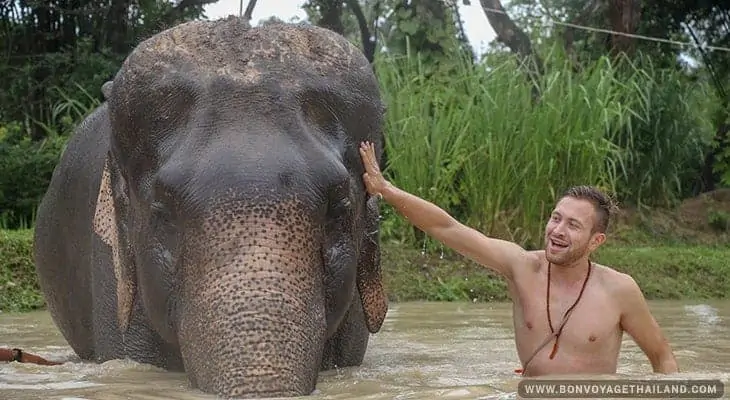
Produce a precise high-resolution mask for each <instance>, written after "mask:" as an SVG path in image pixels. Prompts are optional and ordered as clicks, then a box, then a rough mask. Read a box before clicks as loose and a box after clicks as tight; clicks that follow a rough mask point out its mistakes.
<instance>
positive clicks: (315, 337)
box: [94, 18, 387, 397]
mask: <svg viewBox="0 0 730 400" xmlns="http://www.w3.org/2000/svg"><path fill="white" fill-rule="evenodd" d="M105 90H107V92H108V96H107V97H108V99H109V100H108V105H109V118H110V123H111V132H112V133H111V135H112V136H111V140H110V142H111V143H110V149H109V152H108V156H107V160H106V164H105V168H104V172H103V177H102V178H103V179H102V184H101V187H100V191H99V196H98V201H97V209H96V217H95V220H94V227H95V229H96V232H97V233H98V234H99V235H100V236H101V238H102V239H103V240H104V241H105V242H106V243H107V244H108V245H109V246H110V247H111V249H112V254H113V263H114V271H115V275H116V278H117V291H116V296H117V303H118V316H119V325H120V327H121V329H122V330H124V329H127V327H128V325H129V321H130V316H131V313H132V309H133V307H132V304H133V303H135V301H139V302H140V303H141V304H142V305H143V308H144V310H145V313H146V316H147V318H148V320H149V321H150V323H151V324H152V326H153V328H154V329H155V331H157V332H158V333H159V334H160V336H161V337H163V338H164V339H165V340H166V341H167V342H169V343H173V344H177V345H178V346H179V349H180V352H181V355H182V360H183V363H184V366H185V370H186V373H187V374H188V377H189V379H190V381H191V383H192V384H193V386H195V387H198V388H199V389H201V390H203V391H205V392H210V393H216V394H218V395H222V396H240V397H245V396H249V395H256V396H262V395H269V396H274V395H275V396H292V395H305V394H308V393H311V391H312V390H313V389H314V386H315V384H316V379H317V373H318V369H319V365H320V364H319V363H320V360H321V357H322V349H323V345H324V342H325V340H326V339H327V338H328V337H329V336H330V335H332V333H333V332H334V331H335V330H336V329H337V327H338V324H339V322H340V321H341V319H342V317H343V315H344V314H345V313H346V312H347V310H348V308H349V307H350V305H351V304H350V303H351V299H352V297H353V293H354V291H358V292H359V296H360V299H361V302H362V307H363V310H364V315H365V319H366V326H367V329H368V330H369V331H370V332H371V333H375V332H377V331H378V330H379V329H380V326H381V324H382V323H383V320H384V318H385V314H386V311H387V302H386V298H385V294H384V291H383V287H382V283H381V275H380V261H379V254H378V251H379V250H378V245H377V240H378V239H377V227H378V207H377V203H376V202H375V201H376V199H374V198H370V199H369V198H368V196H367V193H366V192H365V189H364V185H363V182H362V174H363V172H364V170H363V167H362V163H361V161H360V158H359V153H358V144H359V143H360V142H361V141H364V140H369V141H372V142H374V143H376V145H377V148H378V154H380V151H381V147H382V135H383V134H382V129H383V128H382V125H383V112H384V107H383V105H382V103H381V100H380V97H379V88H378V85H377V82H376V80H375V77H374V75H373V72H372V69H371V67H370V65H369V63H368V62H367V60H366V59H365V58H364V57H363V56H362V54H361V53H360V52H359V50H358V49H357V48H355V47H354V46H352V45H351V44H350V43H348V42H347V41H346V40H345V39H344V38H343V37H341V36H339V35H336V34H334V33H333V32H330V31H328V30H325V29H321V28H317V27H313V26H306V25H289V24H277V25H269V26H266V27H259V28H250V27H249V26H248V25H247V24H246V23H245V22H243V21H242V20H240V19H238V18H228V19H225V20H219V21H214V22H210V21H196V22H190V23H186V24H182V25H179V26H176V27H174V28H171V29H169V30H166V31H164V32H162V33H160V34H158V35H156V36H154V37H152V38H150V39H148V40H146V41H144V42H142V43H141V44H140V45H139V46H138V47H137V48H136V49H135V50H134V51H133V52H132V53H131V54H130V55H129V56H128V57H127V59H126V60H125V62H124V64H123V65H122V67H121V69H120V70H119V72H118V73H117V75H116V76H115V77H114V81H113V85H109V86H108V87H106V89H105Z"/></svg>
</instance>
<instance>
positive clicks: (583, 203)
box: [545, 197, 605, 265]
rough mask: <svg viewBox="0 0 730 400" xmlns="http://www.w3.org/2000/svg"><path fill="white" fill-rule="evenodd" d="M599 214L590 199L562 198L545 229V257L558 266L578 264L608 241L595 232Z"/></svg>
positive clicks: (602, 235)
mask: <svg viewBox="0 0 730 400" xmlns="http://www.w3.org/2000/svg"><path fill="white" fill-rule="evenodd" d="M596 222H597V221H596V211H595V209H594V207H593V204H591V202H589V201H587V200H580V199H576V198H573V197H563V198H562V199H560V201H559V202H558V204H557V205H556V206H555V209H554V210H553V213H552V214H551V215H550V219H549V220H548V222H547V225H546V226H545V257H546V258H547V260H548V261H549V262H551V263H553V264H556V265H565V264H570V263H572V262H575V261H576V260H578V259H580V258H581V257H583V256H584V255H586V254H587V253H589V252H591V251H593V250H595V249H596V247H598V245H600V244H601V243H602V242H603V240H604V239H605V235H604V234H602V233H599V232H596V233H592V231H593V228H594V226H595V224H596Z"/></svg>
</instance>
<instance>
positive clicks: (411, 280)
mask: <svg viewBox="0 0 730 400" xmlns="http://www.w3.org/2000/svg"><path fill="white" fill-rule="evenodd" d="M728 259H730V190H725V191H718V192H714V193H711V194H708V195H704V196H700V197H698V198H695V199H691V200H687V201H685V202H684V203H683V204H682V205H681V206H680V207H678V208H677V209H676V210H672V211H667V210H642V211H641V212H639V211H638V210H635V209H626V210H624V211H623V212H622V214H621V215H620V216H619V218H618V219H617V221H616V223H615V226H614V227H613V228H612V229H611V233H610V236H609V240H608V242H607V243H606V245H604V246H603V247H602V248H601V249H599V251H598V252H597V253H596V254H595V257H594V260H595V261H596V262H598V263H601V264H604V265H609V266H612V267H614V268H616V269H617V270H619V271H622V272H625V273H628V274H630V275H632V276H633V277H634V279H636V281H637V282H638V284H639V285H640V286H641V288H642V290H643V291H644V295H645V296H646V298H647V299H650V300H670V299H674V300H696V299H713V298H726V297H727V296H728V295H730V264H728V262H727V260H728ZM382 268H383V275H384V281H385V286H386V290H387V292H388V297H389V298H390V300H391V301H393V302H397V301H412V300H427V301H479V302H484V301H505V300H508V297H507V291H506V286H505V282H504V280H503V279H502V278H501V277H499V276H497V275H495V274H493V273H491V272H490V271H489V270H487V269H485V268H483V267H480V266H478V265H475V264H474V263H472V262H469V261H468V260H465V259H464V258H463V257H460V256H458V255H455V254H453V253H452V252H449V251H444V252H443V254H442V252H441V251H439V252H436V253H426V254H422V252H421V251H420V250H418V249H416V248H414V246H408V245H405V244H400V243H392V242H388V241H387V240H384V241H383V246H382ZM0 288H2V290H0V311H6V312H8V311H10V312H16V311H17V312H22V311H30V310H34V309H39V308H43V307H44V306H45V304H44V302H43V298H42V296H41V294H40V292H39V288H38V283H37V281H36V278H35V270H34V266H33V261H32V231H31V230H17V231H8V230H0Z"/></svg>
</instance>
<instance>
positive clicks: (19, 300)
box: [0, 229, 45, 312]
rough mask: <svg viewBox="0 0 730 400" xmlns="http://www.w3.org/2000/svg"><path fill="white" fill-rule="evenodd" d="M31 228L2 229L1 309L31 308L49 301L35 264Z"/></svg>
mask: <svg viewBox="0 0 730 400" xmlns="http://www.w3.org/2000/svg"><path fill="white" fill-rule="evenodd" d="M32 243H33V233H32V231H31V230H19V231H6V230H1V229H0V310H2V311H10V312H17V311H29V310H34V309H37V308H41V307H43V306H44V305H45V303H44V300H43V296H42V295H41V293H40V287H39V286H38V280H37V278H36V273H35V266H34V264H33V246H32Z"/></svg>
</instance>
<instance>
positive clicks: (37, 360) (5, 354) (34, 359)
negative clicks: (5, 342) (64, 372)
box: [0, 347, 61, 365]
mask: <svg viewBox="0 0 730 400" xmlns="http://www.w3.org/2000/svg"><path fill="white" fill-rule="evenodd" d="M0 361H4V362H13V361H17V362H21V363H29V364H38V365H61V363H59V362H55V361H49V360H46V359H45V358H43V357H41V356H37V355H35V354H31V353H26V352H24V351H23V350H21V349H8V348H2V347H0Z"/></svg>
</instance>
